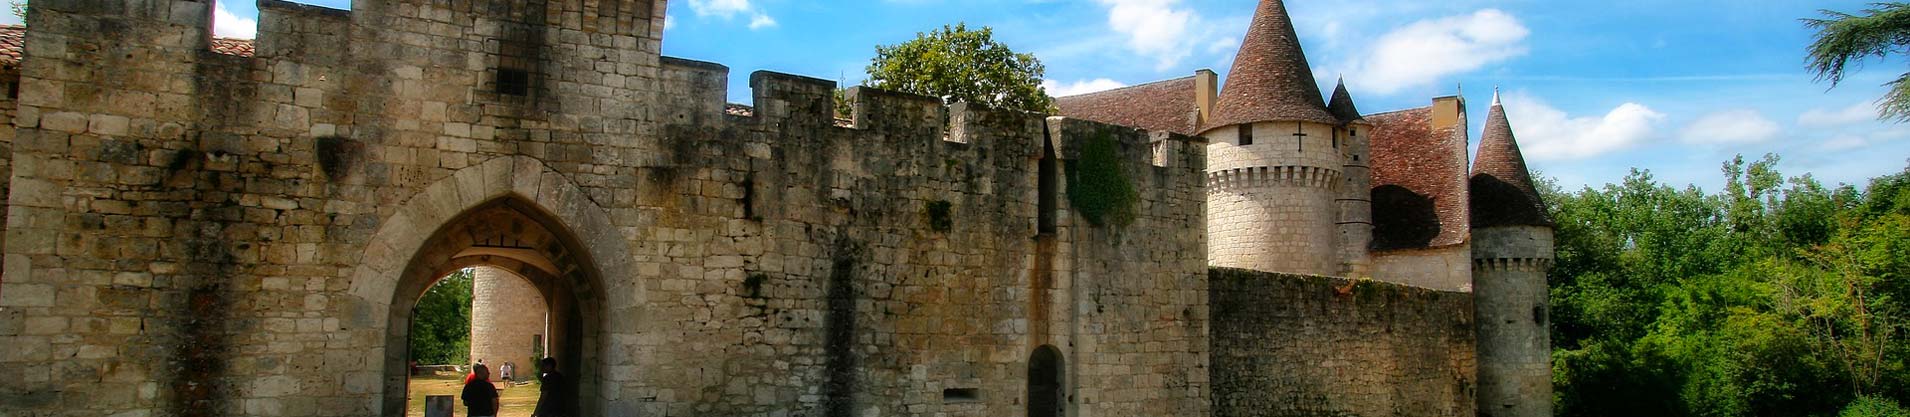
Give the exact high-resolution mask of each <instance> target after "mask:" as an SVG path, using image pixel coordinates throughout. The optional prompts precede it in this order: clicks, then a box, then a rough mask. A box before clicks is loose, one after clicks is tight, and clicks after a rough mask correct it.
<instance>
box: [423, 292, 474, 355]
mask: <svg viewBox="0 0 1910 417" xmlns="http://www.w3.org/2000/svg"><path fill="white" fill-rule="evenodd" d="M471 279H472V274H471V270H470V269H460V270H458V271H457V272H453V273H451V275H449V276H446V277H444V279H442V280H438V283H437V284H432V285H431V289H429V290H425V292H424V297H423V298H420V299H418V306H417V307H414V308H413V309H412V311H411V359H413V360H416V361H418V363H419V364H425V365H448V364H464V363H465V362H468V361H470V360H471Z"/></svg>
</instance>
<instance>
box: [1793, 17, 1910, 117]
mask: <svg viewBox="0 0 1910 417" xmlns="http://www.w3.org/2000/svg"><path fill="white" fill-rule="evenodd" d="M1873 6H1874V7H1873V8H1871V9H1866V10H1864V11H1863V12H1862V14H1861V15H1857V14H1849V13H1844V12H1838V11H1833V10H1822V11H1821V13H1823V14H1824V17H1823V18H1821V19H1803V20H1804V25H1805V26H1809V27H1811V28H1813V29H1817V40H1816V41H1815V42H1813V43H1811V46H1810V50H1809V66H1810V69H1811V71H1812V72H1816V73H1817V78H1818V80H1820V81H1822V80H1827V81H1830V84H1831V86H1832V87H1836V86H1837V84H1838V83H1841V82H1843V81H1844V76H1845V71H1846V70H1847V69H1849V68H1850V66H1851V64H1852V63H1856V64H1857V65H1858V66H1862V65H1863V61H1864V60H1867V59H1873V58H1886V57H1889V56H1890V55H1891V54H1904V53H1910V3H1898V2H1890V3H1876V4H1874V5H1873ZM1884 85H1885V86H1887V87H1890V91H1889V92H1886V93H1884V96H1883V98H1882V99H1881V100H1878V110H1879V113H1880V115H1881V116H1882V117H1883V118H1885V119H1892V120H1896V121H1897V122H1905V121H1910V72H1906V73H1904V74H1902V75H1900V76H1898V77H1897V79H1896V80H1895V81H1891V82H1889V83H1886V84H1884Z"/></svg>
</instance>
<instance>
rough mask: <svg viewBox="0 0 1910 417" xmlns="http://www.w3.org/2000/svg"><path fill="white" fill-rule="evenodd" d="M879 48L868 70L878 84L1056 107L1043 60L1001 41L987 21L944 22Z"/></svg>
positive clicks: (997, 104)
mask: <svg viewBox="0 0 1910 417" xmlns="http://www.w3.org/2000/svg"><path fill="white" fill-rule="evenodd" d="M875 54H876V56H875V58H873V59H871V60H870V62H869V68H868V71H869V85H871V86H873V87H876V88H881V89H884V90H890V91H898V92H904V93H911V94H921V95H926V96H934V97H940V98H942V101H943V102H945V103H954V102H958V101H965V102H969V103H976V104H982V105H987V106H988V107H991V108H996V109H1006V110H1020V111H1026V112H1035V113H1049V112H1051V111H1052V110H1053V107H1054V99H1052V98H1049V97H1048V94H1047V93H1046V92H1045V91H1043V90H1042V88H1041V77H1042V74H1043V72H1044V71H1046V69H1045V68H1044V67H1043V66H1042V65H1041V61H1040V60H1037V59H1035V56H1034V55H1032V54H1023V53H1016V52H1015V51H1013V50H1010V49H1008V47H1007V46H1006V45H1002V44H1000V43H997V42H995V39H994V30H993V29H990V28H988V27H985V26H984V27H982V28H981V30H969V29H968V26H967V25H966V24H956V25H955V26H952V27H951V26H943V27H942V29H940V30H936V31H934V32H931V33H926V34H924V33H917V34H916V37H915V39H914V40H911V41H908V42H903V43H900V44H896V45H892V46H876V47H875Z"/></svg>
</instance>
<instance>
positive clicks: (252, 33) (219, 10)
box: [212, 2, 259, 39]
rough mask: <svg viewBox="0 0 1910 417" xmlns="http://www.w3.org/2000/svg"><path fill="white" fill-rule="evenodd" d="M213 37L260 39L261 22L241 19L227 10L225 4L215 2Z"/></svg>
mask: <svg viewBox="0 0 1910 417" xmlns="http://www.w3.org/2000/svg"><path fill="white" fill-rule="evenodd" d="M213 3H214V6H213V7H214V8H213V9H212V36H217V37H221V38H238V39H252V38H257V37H259V20H258V19H254V18H246V17H239V15H236V14H232V11H231V10H226V8H225V2H213Z"/></svg>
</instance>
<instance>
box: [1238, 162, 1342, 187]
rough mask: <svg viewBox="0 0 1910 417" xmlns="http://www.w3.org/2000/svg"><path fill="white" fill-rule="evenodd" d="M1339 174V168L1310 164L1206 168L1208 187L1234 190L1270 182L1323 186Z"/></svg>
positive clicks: (1298, 185) (1283, 184)
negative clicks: (1210, 169) (1207, 170)
mask: <svg viewBox="0 0 1910 417" xmlns="http://www.w3.org/2000/svg"><path fill="white" fill-rule="evenodd" d="M1339 178H1340V171H1338V170H1334V169H1328V168H1321V167H1311V166H1273V167H1253V168H1233V169H1226V170H1217V171H1209V172H1208V173H1207V191H1208V192H1235V191H1239V190H1243V189H1248V188H1257V187H1271V186H1294V187H1316V188H1326V187H1331V186H1333V182H1335V181H1338V180H1339Z"/></svg>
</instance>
